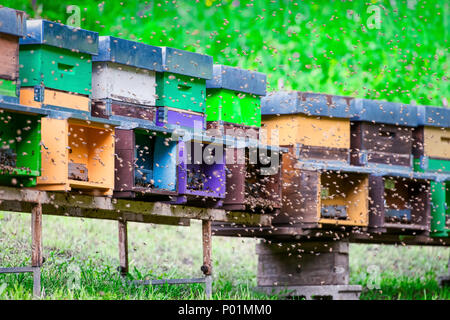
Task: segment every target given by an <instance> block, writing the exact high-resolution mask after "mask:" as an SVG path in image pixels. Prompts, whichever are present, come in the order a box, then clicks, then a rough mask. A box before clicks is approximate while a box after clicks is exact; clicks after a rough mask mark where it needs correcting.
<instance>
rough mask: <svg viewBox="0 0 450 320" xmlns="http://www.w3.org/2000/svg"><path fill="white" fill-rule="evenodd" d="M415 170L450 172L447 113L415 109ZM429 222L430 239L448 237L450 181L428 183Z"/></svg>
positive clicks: (427, 108) (428, 107) (434, 108)
mask: <svg viewBox="0 0 450 320" xmlns="http://www.w3.org/2000/svg"><path fill="white" fill-rule="evenodd" d="M414 169H415V170H416V171H420V172H436V173H446V174H448V173H450V110H449V109H445V108H437V107H430V106H419V107H418V127H417V128H416V129H415V130H414ZM430 188H431V222H430V225H431V226H430V230H431V236H433V237H448V235H449V230H450V192H449V189H450V182H449V181H433V182H431V186H430Z"/></svg>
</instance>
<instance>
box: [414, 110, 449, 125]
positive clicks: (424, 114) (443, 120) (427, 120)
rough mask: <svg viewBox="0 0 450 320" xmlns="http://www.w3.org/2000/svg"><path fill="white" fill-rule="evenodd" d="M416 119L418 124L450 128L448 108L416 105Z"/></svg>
mask: <svg viewBox="0 0 450 320" xmlns="http://www.w3.org/2000/svg"><path fill="white" fill-rule="evenodd" d="M417 121H418V125H419V126H432V127H441V128H450V108H439V107H431V106H418V107H417Z"/></svg>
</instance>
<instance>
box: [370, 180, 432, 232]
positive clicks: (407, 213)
mask: <svg viewBox="0 0 450 320" xmlns="http://www.w3.org/2000/svg"><path fill="white" fill-rule="evenodd" d="M369 197H370V215H369V227H370V228H371V229H372V231H374V232H386V231H389V232H396V233H405V232H414V233H416V234H417V233H421V234H424V233H428V231H429V228H430V219H429V217H430V201H429V198H430V183H429V181H427V180H421V179H410V178H406V177H395V176H384V177H382V176H371V177H370V179H369Z"/></svg>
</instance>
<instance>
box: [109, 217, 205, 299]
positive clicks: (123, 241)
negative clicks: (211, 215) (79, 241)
mask: <svg viewBox="0 0 450 320" xmlns="http://www.w3.org/2000/svg"><path fill="white" fill-rule="evenodd" d="M202 238H203V265H202V266H201V268H200V269H201V270H202V272H203V274H204V278H192V279H162V280H134V281H132V282H130V283H131V284H134V285H164V284H191V283H204V284H205V296H206V299H211V296H212V263H211V251H212V234H211V220H202ZM119 261H120V266H119V268H118V269H119V271H120V274H121V276H122V277H126V275H127V273H128V270H129V268H128V231H127V222H126V221H125V220H119Z"/></svg>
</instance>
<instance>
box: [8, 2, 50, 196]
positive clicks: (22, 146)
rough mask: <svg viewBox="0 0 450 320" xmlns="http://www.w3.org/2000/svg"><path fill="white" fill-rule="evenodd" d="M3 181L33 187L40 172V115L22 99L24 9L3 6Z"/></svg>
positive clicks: (41, 114)
mask: <svg viewBox="0 0 450 320" xmlns="http://www.w3.org/2000/svg"><path fill="white" fill-rule="evenodd" d="M0 22H1V23H0V45H1V47H2V50H1V51H0V55H1V57H2V59H1V60H2V63H1V65H0V103H1V106H0V184H2V185H15V186H19V187H31V186H35V185H36V179H37V177H38V176H39V175H40V171H41V155H40V141H41V122H40V120H41V117H42V116H43V115H45V114H46V113H45V112H43V111H42V110H39V109H35V108H25V107H23V106H21V105H19V104H18V102H19V95H18V92H19V84H18V82H19V81H18V80H19V38H20V37H23V36H25V33H26V17H25V13H24V12H22V11H16V10H13V9H9V8H4V7H2V8H0Z"/></svg>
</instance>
